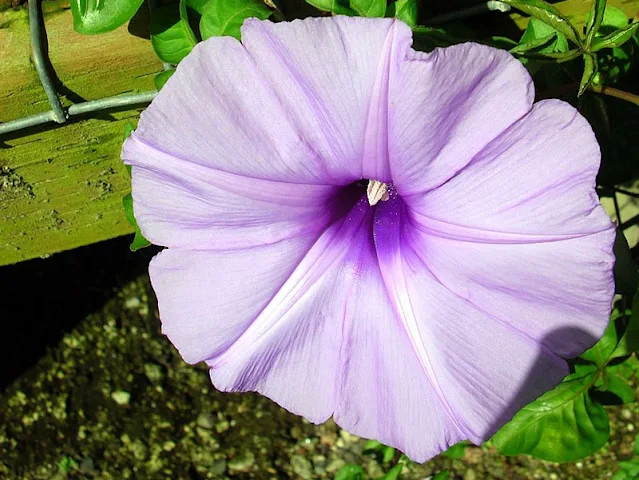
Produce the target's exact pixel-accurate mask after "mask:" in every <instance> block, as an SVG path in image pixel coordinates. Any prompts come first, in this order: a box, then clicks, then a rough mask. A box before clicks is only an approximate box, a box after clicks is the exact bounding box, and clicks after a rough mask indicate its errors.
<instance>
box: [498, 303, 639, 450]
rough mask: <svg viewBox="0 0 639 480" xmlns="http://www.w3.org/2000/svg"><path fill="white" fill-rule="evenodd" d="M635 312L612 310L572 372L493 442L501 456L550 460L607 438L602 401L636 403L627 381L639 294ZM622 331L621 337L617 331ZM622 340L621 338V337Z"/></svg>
mask: <svg viewBox="0 0 639 480" xmlns="http://www.w3.org/2000/svg"><path fill="white" fill-rule="evenodd" d="M633 307H634V308H636V312H637V313H636V314H635V313H634V311H633V314H632V315H630V316H629V317H628V315H627V313H628V312H623V313H622V312H619V311H618V310H615V311H613V314H612V315H611V318H610V323H609V325H608V327H607V328H606V331H605V332H604V334H603V336H602V337H601V339H600V340H599V341H598V342H597V343H596V344H595V345H594V346H593V347H592V348H590V349H588V350H587V351H586V352H584V353H583V354H582V355H581V356H580V357H579V359H578V360H577V362H576V364H575V373H573V374H571V375H569V376H567V377H566V378H565V379H564V381H563V382H562V383H560V384H559V385H558V386H557V387H556V388H554V389H553V390H551V391H549V392H546V393H545V394H544V395H542V396H541V397H539V398H538V399H537V400H535V401H534V402H532V403H530V404H529V405H527V406H526V407H524V408H523V409H522V410H520V411H519V412H518V413H517V414H516V415H515V416H514V417H513V419H512V420H511V421H510V422H509V423H507V424H506V425H505V426H504V427H502V429H501V430H499V431H498V432H497V433H496V434H495V435H494V437H493V439H492V441H493V443H494V445H495V446H496V447H497V449H498V450H499V452H500V453H501V454H503V455H519V454H527V455H533V456H535V457H538V458H541V459H543V460H548V461H553V462H568V461H574V460H577V459H579V458H583V457H586V456H588V455H591V454H592V453H594V452H595V451H597V450H598V449H599V448H601V447H602V446H603V445H604V443H605V442H606V441H607V440H608V436H609V426H608V414H607V413H606V411H605V409H604V407H603V405H618V404H622V403H629V402H634V401H635V392H634V388H632V386H631V383H632V382H631V380H633V379H634V378H635V375H636V372H637V367H638V366H639V362H638V361H637V359H636V357H635V356H632V357H630V358H628V360H627V361H625V362H622V363H619V362H618V360H617V359H619V358H621V357H624V356H628V355H631V354H632V353H633V352H635V351H636V350H637V348H638V347H639V339H638V338H637V337H638V330H639V294H638V295H636V296H635V300H634V302H633ZM621 332H623V333H622V334H621V335H620V333H621ZM624 338H625V340H624Z"/></svg>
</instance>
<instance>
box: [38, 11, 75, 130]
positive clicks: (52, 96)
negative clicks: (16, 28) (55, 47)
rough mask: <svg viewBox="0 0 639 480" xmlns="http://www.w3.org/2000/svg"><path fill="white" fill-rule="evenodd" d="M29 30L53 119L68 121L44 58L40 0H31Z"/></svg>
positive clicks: (61, 121)
mask: <svg viewBox="0 0 639 480" xmlns="http://www.w3.org/2000/svg"><path fill="white" fill-rule="evenodd" d="M29 30H30V34H31V55H32V56H33V65H35V69H36V72H38V77H40V83H41V84H42V88H44V91H45V92H46V94H47V97H49V103H50V104H51V110H52V111H53V119H54V120H55V121H56V122H58V123H64V122H66V121H67V117H66V115H65V114H64V110H63V109H62V104H60V99H59V98H58V93H57V92H56V90H55V85H53V81H52V80H51V76H50V75H49V69H48V68H47V61H46V60H45V58H44V52H43V51H42V29H41V22H40V4H39V3H38V0H29Z"/></svg>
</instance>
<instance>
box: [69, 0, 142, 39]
mask: <svg viewBox="0 0 639 480" xmlns="http://www.w3.org/2000/svg"><path fill="white" fill-rule="evenodd" d="M142 1H143V0H71V13H72V15H73V29H74V30H75V31H76V32H78V33H84V34H88V35H93V34H96V33H104V32H110V31H111V30H114V29H116V28H118V27H119V26H121V25H124V24H125V23H126V22H128V21H129V20H130V19H131V17H133V15H135V12H137V11H138V8H140V5H142Z"/></svg>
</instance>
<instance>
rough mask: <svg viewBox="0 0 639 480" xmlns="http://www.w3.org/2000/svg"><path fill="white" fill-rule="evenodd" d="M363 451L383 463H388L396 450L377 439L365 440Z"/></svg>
mask: <svg viewBox="0 0 639 480" xmlns="http://www.w3.org/2000/svg"><path fill="white" fill-rule="evenodd" d="M364 453H372V454H374V455H375V456H376V457H378V459H379V460H380V461H382V462H383V463H388V462H390V461H391V460H392V459H393V458H395V453H396V450H395V449H394V448H393V447H389V446H388V445H384V444H383V443H380V442H378V441H377V440H367V441H366V443H365V444H364Z"/></svg>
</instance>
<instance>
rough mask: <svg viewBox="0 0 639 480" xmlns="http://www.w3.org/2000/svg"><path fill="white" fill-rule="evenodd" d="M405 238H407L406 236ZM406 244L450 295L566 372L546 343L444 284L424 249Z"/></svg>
mask: <svg viewBox="0 0 639 480" xmlns="http://www.w3.org/2000/svg"><path fill="white" fill-rule="evenodd" d="M404 237H406V235H405V236H404ZM405 243H406V244H407V245H408V248H410V249H411V250H412V252H413V253H414V255H415V256H416V257H417V258H418V259H419V261H420V262H421V264H422V265H423V266H424V271H426V272H428V274H429V275H430V277H431V278H432V279H433V280H434V281H435V282H437V283H438V284H440V285H441V286H442V287H444V288H445V289H446V290H448V291H449V292H450V293H452V294H453V295H454V296H455V297H457V298H459V299H460V300H461V301H462V302H466V303H468V304H469V305H470V306H471V307H472V308H474V309H476V310H477V311H479V312H482V313H484V314H485V315H486V316H487V317H488V318H490V319H491V320H493V321H495V322H497V323H499V324H501V325H503V326H504V327H506V328H507V329H508V330H510V331H511V332H513V333H514V334H515V335H518V336H519V337H521V338H522V339H524V341H525V342H527V343H529V344H530V345H532V346H534V347H537V348H539V350H540V351H541V352H542V353H543V354H544V355H546V356H547V357H548V358H550V359H551V360H552V361H553V362H554V363H556V364H557V365H558V366H559V367H560V369H561V370H566V368H567V366H566V362H565V360H563V359H562V358H561V357H560V356H559V355H557V354H556V353H555V352H553V351H552V350H551V349H550V348H549V347H548V346H546V345H545V344H544V343H542V342H540V341H539V340H537V339H535V338H533V337H531V336H530V335H529V334H527V333H526V332H524V331H523V330H521V329H519V328H517V326H516V325H513V324H512V323H511V322H509V321H508V320H507V319H504V318H501V317H499V316H497V315H495V314H494V313H491V312H489V311H487V310H486V309H483V308H481V307H479V305H477V304H476V303H474V302H473V301H472V300H471V299H470V298H467V297H465V296H463V295H461V294H460V293H458V292H457V290H455V289H454V288H453V287H452V286H451V285H449V284H448V283H445V282H443V281H442V280H441V279H440V278H439V277H438V276H437V275H436V274H435V272H433V270H432V269H431V268H430V267H429V266H428V262H427V260H426V259H425V258H424V255H423V249H419V248H415V242H414V241H412V242H411V241H406V242H405ZM426 248H427V247H426Z"/></svg>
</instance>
